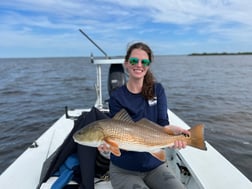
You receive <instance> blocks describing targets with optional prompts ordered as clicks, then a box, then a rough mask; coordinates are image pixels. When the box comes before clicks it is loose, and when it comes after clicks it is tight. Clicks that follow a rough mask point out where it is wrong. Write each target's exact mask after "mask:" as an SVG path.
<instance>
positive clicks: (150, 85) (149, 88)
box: [125, 42, 155, 100]
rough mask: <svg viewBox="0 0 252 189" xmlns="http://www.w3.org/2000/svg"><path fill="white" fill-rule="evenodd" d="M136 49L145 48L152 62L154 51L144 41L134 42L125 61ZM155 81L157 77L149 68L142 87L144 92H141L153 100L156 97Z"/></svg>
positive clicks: (146, 97)
mask: <svg viewBox="0 0 252 189" xmlns="http://www.w3.org/2000/svg"><path fill="white" fill-rule="evenodd" d="M134 49H141V50H144V51H145V52H146V53H147V54H148V57H149V60H150V61H151V62H152V61H153V53H152V50H151V48H150V47H149V46H148V45H146V44H145V43H142V42H137V43H134V44H132V45H131V46H130V47H129V48H128V50H127V54H126V55H125V61H128V60H129V58H130V54H131V52H132V51H133V50H134ZM154 82H155V78H154V76H153V74H152V72H151V71H150V69H148V71H147V73H146V74H145V76H144V80H143V87H142V92H141V93H142V95H143V97H144V98H145V99H147V100H152V99H153V98H154V97H155V92H154Z"/></svg>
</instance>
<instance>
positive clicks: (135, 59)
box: [129, 57, 151, 67]
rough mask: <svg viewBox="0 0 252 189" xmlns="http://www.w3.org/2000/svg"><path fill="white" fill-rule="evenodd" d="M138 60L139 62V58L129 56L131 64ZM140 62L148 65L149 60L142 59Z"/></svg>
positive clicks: (136, 62)
mask: <svg viewBox="0 0 252 189" xmlns="http://www.w3.org/2000/svg"><path fill="white" fill-rule="evenodd" d="M138 62H139V58H136V57H131V58H129V63H130V64H131V65H136V64H138ZM141 63H142V64H143V65H144V66H145V67H146V66H149V65H150V63H151V61H150V60H149V59H142V60H141Z"/></svg>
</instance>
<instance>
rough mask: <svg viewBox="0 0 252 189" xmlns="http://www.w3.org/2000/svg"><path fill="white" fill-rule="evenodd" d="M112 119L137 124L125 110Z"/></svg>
mask: <svg viewBox="0 0 252 189" xmlns="http://www.w3.org/2000/svg"><path fill="white" fill-rule="evenodd" d="M112 119H114V120H120V121H125V122H128V123H135V122H134V121H133V120H132V118H131V117H130V115H129V114H128V112H127V111H126V110H125V109H121V110H120V111H119V112H118V113H116V115H115V116H114V117H113V118H112Z"/></svg>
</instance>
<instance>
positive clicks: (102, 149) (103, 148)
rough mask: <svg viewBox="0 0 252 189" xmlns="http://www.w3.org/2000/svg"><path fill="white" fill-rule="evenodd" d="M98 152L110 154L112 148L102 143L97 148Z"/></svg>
mask: <svg viewBox="0 0 252 189" xmlns="http://www.w3.org/2000/svg"><path fill="white" fill-rule="evenodd" d="M97 148H98V150H99V151H100V152H101V153H105V154H106V153H109V152H110V146H109V145H108V144H107V143H105V142H104V143H102V144H101V145H100V146H98V147H97Z"/></svg>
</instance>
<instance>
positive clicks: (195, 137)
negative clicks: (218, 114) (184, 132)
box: [187, 124, 207, 150]
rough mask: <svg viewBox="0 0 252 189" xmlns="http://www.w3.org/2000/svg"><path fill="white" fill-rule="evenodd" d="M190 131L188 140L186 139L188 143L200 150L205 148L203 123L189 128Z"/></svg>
mask: <svg viewBox="0 0 252 189" xmlns="http://www.w3.org/2000/svg"><path fill="white" fill-rule="evenodd" d="M188 131H190V140H189V141H188V143H187V144H188V145H189V146H192V147H195V148H198V149H201V150H207V148H206V144H205V139H204V125H203V124H198V125H195V126H194V127H192V128H191V129H189V130H188Z"/></svg>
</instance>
